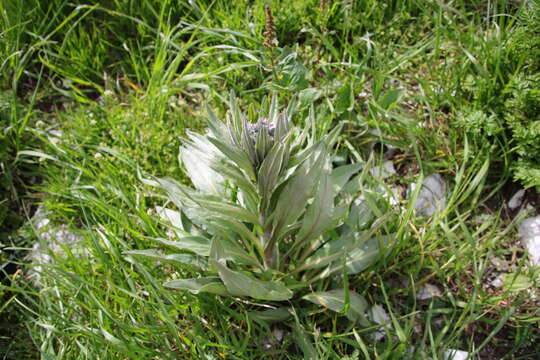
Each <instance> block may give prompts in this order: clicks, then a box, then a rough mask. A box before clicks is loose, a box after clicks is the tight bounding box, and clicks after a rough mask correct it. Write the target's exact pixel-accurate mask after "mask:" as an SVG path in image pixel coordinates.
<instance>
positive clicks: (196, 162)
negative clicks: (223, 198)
mask: <svg viewBox="0 0 540 360" xmlns="http://www.w3.org/2000/svg"><path fill="white" fill-rule="evenodd" d="M189 138H190V140H189V141H188V140H186V141H184V143H183V145H182V147H180V153H179V159H180V160H181V162H182V163H183V164H184V168H185V169H186V171H187V173H188V176H189V178H190V179H191V182H192V183H193V185H194V186H195V187H196V188H197V189H198V190H200V191H202V192H205V193H211V194H221V193H222V192H223V182H224V179H223V176H221V174H220V173H218V172H216V171H214V170H213V169H212V168H211V164H212V163H213V162H216V161H218V159H220V158H223V155H222V154H221V153H220V152H219V150H218V149H217V148H216V147H215V146H214V145H213V144H212V143H211V142H210V141H208V139H207V138H206V137H204V136H202V135H200V134H196V133H189Z"/></svg>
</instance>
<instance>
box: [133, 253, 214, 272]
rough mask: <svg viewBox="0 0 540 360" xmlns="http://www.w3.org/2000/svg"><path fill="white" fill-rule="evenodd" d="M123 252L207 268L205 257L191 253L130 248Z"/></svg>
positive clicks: (171, 262)
mask: <svg viewBox="0 0 540 360" xmlns="http://www.w3.org/2000/svg"><path fill="white" fill-rule="evenodd" d="M124 254H126V255H132V256H140V257H144V258H147V259H152V260H158V261H160V262H164V263H170V264H175V265H180V264H181V265H194V266H197V267H199V268H200V269H201V270H207V269H208V262H207V261H206V259H204V258H202V257H200V256H197V255H192V254H163V253H161V252H159V250H157V249H145V250H131V251H126V252H124Z"/></svg>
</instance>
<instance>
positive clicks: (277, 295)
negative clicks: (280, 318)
mask: <svg viewBox="0 0 540 360" xmlns="http://www.w3.org/2000/svg"><path fill="white" fill-rule="evenodd" d="M224 255H225V254H224V250H223V248H222V247H221V244H220V243H219V241H217V240H216V239H214V241H212V250H211V256H210V261H211V263H212V266H213V267H214V268H216V269H217V271H218V273H219V277H220V278H221V280H222V281H223V283H224V284H225V287H226V288H227V291H228V292H230V293H231V294H232V295H235V296H249V297H252V298H254V299H260V300H274V301H283V300H288V299H290V298H292V296H293V293H292V291H291V290H289V289H288V288H287V287H285V286H284V285H283V284H281V283H278V282H271V281H261V280H258V279H255V278H253V277H251V276H248V275H246V274H244V273H241V272H239V271H234V270H231V269H229V268H228V267H227V265H226V264H227V262H226V260H225V256H224Z"/></svg>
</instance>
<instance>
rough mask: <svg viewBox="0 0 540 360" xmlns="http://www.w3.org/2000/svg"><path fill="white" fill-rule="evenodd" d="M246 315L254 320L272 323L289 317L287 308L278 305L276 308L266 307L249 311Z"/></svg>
mask: <svg viewBox="0 0 540 360" xmlns="http://www.w3.org/2000/svg"><path fill="white" fill-rule="evenodd" d="M248 316H249V317H250V318H252V319H253V320H255V321H260V322H267V323H274V322H283V321H285V320H287V319H289V318H290V317H291V313H290V312H289V309H288V308H286V307H280V308H277V309H268V310H264V311H250V312H248Z"/></svg>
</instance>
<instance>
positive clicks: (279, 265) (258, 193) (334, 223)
mask: <svg viewBox="0 0 540 360" xmlns="http://www.w3.org/2000/svg"><path fill="white" fill-rule="evenodd" d="M268 107H269V109H268V111H267V114H266V115H265V116H260V117H259V118H258V120H257V121H256V122H250V121H249V120H248V118H247V116H246V115H245V114H243V113H242V112H240V110H239V108H238V104H237V101H236V99H235V97H234V95H231V100H230V110H229V112H228V113H227V116H226V122H221V121H219V120H218V119H217V118H216V116H215V114H214V113H213V112H212V111H211V110H210V109H208V125H209V129H208V131H207V133H206V134H198V133H193V132H190V133H188V138H187V139H185V140H184V141H183V145H182V146H181V149H180V156H179V158H180V160H181V162H182V163H183V166H184V167H185V169H186V172H187V174H188V176H189V177H190V179H191V181H192V183H193V186H194V188H193V187H187V186H184V185H181V184H179V183H178V182H177V181H175V180H173V179H171V178H162V179H154V180H145V181H146V182H147V183H148V184H151V185H154V186H158V187H160V188H162V189H163V190H165V191H166V193H167V195H168V198H169V199H170V201H171V202H172V203H174V205H175V206H176V208H177V210H173V209H170V208H158V212H159V213H160V214H161V215H162V216H163V217H164V218H166V219H168V220H169V221H170V222H171V223H172V225H173V229H174V233H175V238H174V239H172V240H171V239H154V240H155V241H158V242H159V243H160V245H162V248H163V247H165V248H168V249H174V250H176V251H175V252H174V253H171V252H162V251H159V250H157V249H149V250H135V251H130V252H129V254H131V255H136V256H142V257H147V258H152V259H159V260H161V261H168V262H174V263H183V264H189V265H193V266H195V267H197V268H198V269H199V272H200V276H199V277H195V278H191V279H176V280H172V281H169V282H166V283H165V286H166V287H169V288H173V289H182V290H186V291H190V292H192V293H194V294H198V293H203V292H207V293H213V294H218V295H222V296H233V297H246V298H252V299H257V300H266V301H275V302H280V301H287V300H290V299H293V298H303V299H305V300H308V301H311V302H314V303H318V304H321V305H323V306H325V307H327V308H329V309H331V310H334V311H344V313H345V314H346V315H347V316H348V317H349V318H350V319H351V320H354V321H362V322H365V319H364V311H365V310H366V306H367V304H366V301H365V300H364V298H363V297H362V296H360V295H359V294H357V293H355V292H353V291H349V290H348V289H346V288H337V289H325V290H327V291H322V292H315V293H314V292H310V289H312V288H313V287H314V286H312V285H314V284H315V283H317V282H320V281H322V280H324V279H326V278H329V277H332V278H338V279H339V278H343V277H342V276H341V275H346V274H357V273H359V272H361V271H362V270H364V269H365V268H366V267H368V266H369V265H370V264H371V263H372V262H373V261H374V260H375V259H377V258H378V256H379V254H380V247H381V245H384V244H385V243H387V240H388V237H387V236H374V234H375V233H376V230H374V228H375V227H376V226H375V227H373V226H372V227H371V228H370V229H368V230H364V231H359V229H358V225H357V224H358V223H359V216H360V214H361V213H362V211H359V209H357V208H355V206H357V205H356V204H357V203H358V202H355V201H354V200H355V199H356V198H357V196H358V192H359V181H360V180H359V179H360V175H359V174H357V173H358V172H359V171H360V169H361V168H362V165H361V164H350V165H344V166H339V167H336V168H334V167H333V166H332V162H331V156H330V152H331V149H332V147H333V145H334V143H335V141H336V139H337V137H338V135H339V132H340V128H336V129H334V130H333V131H332V132H330V133H329V134H327V135H326V136H324V137H323V138H322V139H319V140H315V137H314V136H313V135H312V134H310V133H311V130H310V129H308V128H309V126H307V127H306V128H305V129H303V130H301V129H299V128H296V127H293V126H292V125H291V119H290V115H289V113H290V111H289V110H290V109H288V110H284V111H283V112H279V111H278V104H277V100H276V97H274V98H273V99H272V101H271V103H270V105H269V106H268ZM360 222H361V221H360ZM336 275H339V276H337V277H336ZM327 283H331V282H327ZM319 288H321V287H320V286H319Z"/></svg>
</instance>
